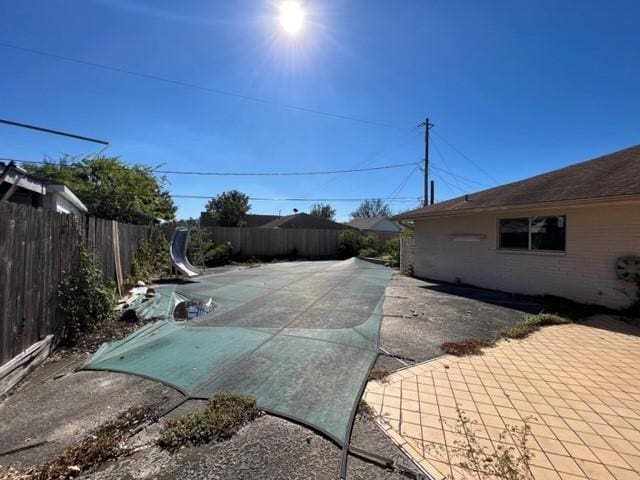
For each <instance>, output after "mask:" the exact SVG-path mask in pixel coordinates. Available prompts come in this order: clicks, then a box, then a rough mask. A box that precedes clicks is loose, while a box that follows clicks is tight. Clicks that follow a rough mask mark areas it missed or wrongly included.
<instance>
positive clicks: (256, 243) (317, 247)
mask: <svg viewBox="0 0 640 480" xmlns="http://www.w3.org/2000/svg"><path fill="white" fill-rule="evenodd" d="M207 230H208V231H210V232H211V233H212V234H213V240H214V242H215V243H224V242H230V243H231V245H232V246H233V253H234V255H240V256H242V257H285V256H290V255H294V254H295V255H297V256H300V257H306V258H332V257H335V256H336V255H337V253H338V237H339V235H340V233H341V232H343V231H344V230H320V229H302V228H247V227H207ZM372 234H373V235H374V236H375V237H376V247H377V248H380V249H384V244H385V242H386V241H387V240H389V239H390V238H392V237H393V236H395V235H397V234H391V235H390V234H389V233H388V232H372Z"/></svg>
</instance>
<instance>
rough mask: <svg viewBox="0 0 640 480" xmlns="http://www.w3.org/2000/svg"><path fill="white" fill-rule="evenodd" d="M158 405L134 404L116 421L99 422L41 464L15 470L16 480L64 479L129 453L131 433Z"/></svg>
mask: <svg viewBox="0 0 640 480" xmlns="http://www.w3.org/2000/svg"><path fill="white" fill-rule="evenodd" d="M157 412H158V406H157V405H146V406H143V407H133V408H130V409H129V410H127V411H126V412H124V413H122V414H121V415H119V416H118V418H116V419H115V420H112V421H110V422H107V423H105V424H103V425H101V426H100V427H99V428H98V429H97V430H95V431H94V432H93V433H92V434H90V435H88V436H87V437H85V438H84V439H82V440H80V441H79V442H76V443H74V444H72V445H70V446H68V447H67V448H65V449H64V451H63V452H62V453H61V454H60V455H57V456H56V457H54V458H52V459H51V460H49V461H48V462H47V463H45V464H44V465H40V466H38V467H33V468H30V469H29V470H26V471H24V472H15V473H14V475H12V476H11V477H10V478H14V479H16V480H54V479H55V480H66V479H71V478H75V477H77V476H79V475H80V474H82V473H86V472H91V471H92V470H94V469H95V467H97V466H98V465H100V464H102V463H104V462H106V461H109V460H113V459H116V458H118V457H120V456H122V455H126V454H128V453H129V451H130V449H129V447H128V446H127V445H126V444H125V441H126V439H127V438H128V437H129V434H130V432H131V431H132V430H133V429H135V428H136V427H137V426H139V425H140V424H141V423H143V422H145V421H147V420H148V419H150V418H153V417H154V416H155V415H156V414H157Z"/></svg>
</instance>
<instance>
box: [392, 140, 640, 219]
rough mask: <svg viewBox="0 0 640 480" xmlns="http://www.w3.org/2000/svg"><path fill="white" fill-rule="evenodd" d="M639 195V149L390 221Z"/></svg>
mask: <svg viewBox="0 0 640 480" xmlns="http://www.w3.org/2000/svg"><path fill="white" fill-rule="evenodd" d="M625 195H640V145H636V146H633V147H629V148H626V149H624V150H620V151H617V152H614V153H610V154H608V155H604V156H602V157H597V158H594V159H592V160H587V161H586V162H581V163H576V164H574V165H569V166H568V167H564V168H560V169H558V170H553V171H551V172H548V173H543V174H541V175H536V176H534V177H530V178H527V179H525V180H520V181H518V182H514V183H509V184H506V185H502V186H499V187H494V188H490V189H488V190H483V191H480V192H477V193H472V194H469V195H463V196H460V197H457V198H452V199H451V200H445V201H444V202H439V203H436V204H433V205H429V206H427V207H421V208H417V209H415V210H410V211H408V212H404V213H401V214H399V215H396V216H395V217H393V218H392V220H410V219H413V218H420V217H428V216H440V215H453V214H460V213H464V211H465V210H474V209H489V208H495V207H511V206H513V207H517V206H523V205H530V204H539V203H546V202H561V201H568V200H587V199H589V200H592V199H599V198H602V199H605V198H607V197H619V196H625Z"/></svg>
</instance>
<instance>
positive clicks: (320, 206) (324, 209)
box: [309, 203, 336, 220]
mask: <svg viewBox="0 0 640 480" xmlns="http://www.w3.org/2000/svg"><path fill="white" fill-rule="evenodd" d="M309 213H310V214H311V215H315V216H316V217H322V218H326V219H327V220H335V218H336V209H335V208H331V205H329V204H328V203H314V204H313V205H311V211H310V212H309Z"/></svg>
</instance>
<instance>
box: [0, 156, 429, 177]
mask: <svg viewBox="0 0 640 480" xmlns="http://www.w3.org/2000/svg"><path fill="white" fill-rule="evenodd" d="M0 160H7V161H14V162H20V163H24V164H27V165H31V164H33V165H54V166H57V167H68V168H83V167H84V168H87V167H86V166H84V165H78V164H65V163H55V162H46V161H35V160H33V161H32V160H18V159H15V158H0ZM417 164H418V162H406V163H396V164H392V165H382V166H379V167H368V168H352V169H348V170H326V171H312V172H195V171H184V170H160V169H152V170H151V171H152V172H154V173H161V174H163V175H199V176H217V177H278V176H279V177H286V176H307V175H334V174H342V173H357V172H371V171H376V170H390V169H394V168H402V167H408V166H413V165H417ZM120 168H123V169H127V168H129V167H127V166H124V165H123V166H121V167H120Z"/></svg>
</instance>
